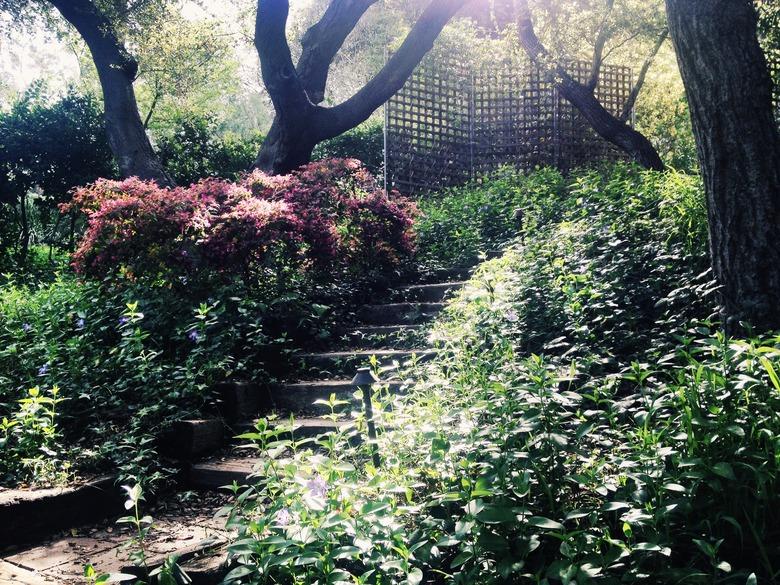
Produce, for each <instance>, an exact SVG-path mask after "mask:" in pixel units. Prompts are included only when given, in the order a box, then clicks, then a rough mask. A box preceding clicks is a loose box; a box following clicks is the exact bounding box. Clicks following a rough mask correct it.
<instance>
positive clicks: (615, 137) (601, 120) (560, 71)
mask: <svg viewBox="0 0 780 585" xmlns="http://www.w3.org/2000/svg"><path fill="white" fill-rule="evenodd" d="M519 6H520V9H519V12H518V23H517V32H518V35H519V38H520V43H521V44H522V45H523V48H524V49H525V52H526V53H527V54H528V57H529V58H530V59H531V61H533V62H534V63H536V64H537V65H540V66H542V67H544V68H546V69H547V71H548V74H549V77H550V80H551V81H552V82H553V83H555V85H556V87H557V88H558V91H559V92H560V93H561V95H562V96H563V97H564V98H565V99H566V100H567V101H569V103H571V104H572V105H573V106H574V107H575V108H577V110H579V112H580V113H581V114H582V115H583V117H584V118H585V119H586V120H587V121H588V123H589V124H590V125H591V127H592V128H593V130H595V132H596V133H597V134H598V135H599V136H601V137H602V138H603V139H604V140H606V141H607V142H610V143H612V144H614V145H615V146H617V147H618V148H620V149H621V150H622V151H624V152H625V153H627V154H628V155H629V156H630V157H631V159H632V160H634V161H636V162H637V163H638V164H640V165H642V166H643V167H645V168H647V169H654V170H659V171H660V170H663V169H664V163H663V161H662V160H661V157H660V155H659V154H658V151H656V149H655V147H654V146H653V145H652V144H651V143H650V141H649V140H648V139H647V138H646V137H645V136H643V135H642V134H641V133H639V132H637V131H636V130H634V129H633V128H632V127H631V126H629V125H628V124H627V123H626V122H624V121H623V120H621V119H620V118H618V117H616V116H613V115H612V114H611V113H610V112H609V111H608V110H607V109H606V108H605V107H604V106H603V105H601V102H599V100H598V99H597V98H596V96H595V95H594V93H593V90H594V89H595V87H596V85H597V83H598V75H597V73H598V71H599V69H600V67H601V65H600V64H599V65H598V67H596V65H594V67H593V72H592V73H591V76H590V77H591V79H590V80H589V83H588V84H583V83H580V82H579V81H577V80H576V79H574V78H573V77H572V76H571V75H569V73H568V72H567V71H566V69H565V68H564V67H563V66H562V65H560V64H558V63H555V62H553V60H552V58H551V56H550V53H549V52H548V51H547V49H546V48H545V47H544V45H542V42H541V41H540V40H539V38H538V37H537V36H536V31H535V30H534V26H533V21H532V19H531V12H530V9H529V8H528V3H527V1H526V0H521V1H520V2H519ZM601 50H603V43H602V46H601V48H599V46H598V39H597V46H596V52H597V53H598V52H599V51H601ZM595 60H596V57H594V61H595Z"/></svg>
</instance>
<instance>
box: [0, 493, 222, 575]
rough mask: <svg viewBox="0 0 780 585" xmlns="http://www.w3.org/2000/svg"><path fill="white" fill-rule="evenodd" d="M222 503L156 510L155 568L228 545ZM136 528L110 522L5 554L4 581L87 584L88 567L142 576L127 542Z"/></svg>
mask: <svg viewBox="0 0 780 585" xmlns="http://www.w3.org/2000/svg"><path fill="white" fill-rule="evenodd" d="M221 505H222V504H221V503H209V504H206V505H205V506H201V507H199V508H198V509H191V508H187V509H186V510H183V509H182V508H179V511H174V512H170V513H169V512H162V513H159V514H158V513H155V514H154V515H155V518H154V527H153V528H152V530H151V531H150V532H149V534H148V536H147V539H146V541H145V550H146V554H147V564H148V566H149V568H151V569H153V568H155V567H157V566H159V565H160V564H161V563H162V562H163V561H164V560H165V558H166V557H168V556H170V555H171V554H174V553H175V554H177V555H180V561H181V562H185V561H187V560H190V559H196V558H198V557H201V556H205V555H207V554H209V553H210V552H211V551H212V550H214V549H215V547H216V548H220V547H224V546H225V544H226V542H227V540H228V538H227V537H228V533H227V532H226V531H225V529H224V522H223V520H222V519H215V518H214V513H215V512H216V511H217V509H218V508H216V506H221ZM131 536H132V531H131V530H130V529H128V528H127V527H122V526H114V525H112V524H109V525H108V526H106V525H105V524H98V525H96V526H92V527H87V528H83V529H79V530H74V531H73V532H72V533H70V534H68V535H67V536H58V537H56V538H53V539H50V540H46V541H43V542H38V543H37V544H35V545H33V546H28V547H20V548H16V549H14V550H11V551H3V552H0V559H2V560H0V583H3V584H4V583H20V584H24V585H39V583H58V584H64V583H68V584H69V583H74V584H75V583H84V578H83V571H84V565H86V564H91V565H93V567H94V568H95V570H96V571H97V572H98V574H100V573H104V572H105V573H130V574H138V570H139V569H138V568H137V567H134V566H132V564H131V561H130V559H129V554H130V550H129V549H128V548H127V546H126V542H127V539H128V538H129V537H131Z"/></svg>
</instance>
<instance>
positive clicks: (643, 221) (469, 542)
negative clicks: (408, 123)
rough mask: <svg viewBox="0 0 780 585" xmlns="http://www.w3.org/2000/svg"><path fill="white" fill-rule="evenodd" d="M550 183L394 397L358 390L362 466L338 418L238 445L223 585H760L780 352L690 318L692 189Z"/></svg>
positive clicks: (638, 176) (706, 289)
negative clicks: (367, 415) (373, 416)
mask: <svg viewBox="0 0 780 585" xmlns="http://www.w3.org/2000/svg"><path fill="white" fill-rule="evenodd" d="M556 180H557V181H562V180H560V179H556ZM558 184H559V185H560V186H561V189H555V190H553V192H552V194H551V195H550V196H549V197H548V196H547V195H545V196H544V197H546V200H544V201H542V200H541V199H539V200H537V201H536V203H538V204H539V205H538V209H539V210H543V212H544V213H540V212H535V211H533V212H529V215H532V216H533V217H529V221H533V222H534V223H533V225H534V229H533V230H527V231H526V234H525V241H524V242H517V244H516V245H515V246H514V247H513V248H512V249H511V250H509V251H508V252H507V253H505V254H504V256H503V257H502V258H500V259H497V260H493V261H490V262H488V263H486V264H484V265H483V266H482V267H481V268H480V270H479V271H478V272H477V273H476V274H475V275H474V277H473V278H472V280H471V281H470V283H469V284H468V286H467V287H466V288H465V289H464V290H463V291H462V293H461V294H460V296H459V297H458V298H457V299H456V300H455V301H454V302H453V303H452V304H451V306H450V307H449V308H448V310H447V311H446V314H445V316H444V317H443V318H441V319H439V320H438V322H437V324H436V325H435V326H434V328H433V331H432V339H433V340H434V341H436V342H437V344H438V346H439V348H440V353H439V356H438V357H437V359H436V360H434V361H432V362H428V363H424V364H422V363H413V364H411V365H410V366H409V367H408V368H407V369H406V370H405V371H406V374H407V375H408V380H409V382H408V387H407V392H406V394H405V395H403V396H398V395H391V394H390V393H388V392H387V390H386V389H385V388H384V387H382V386H381V385H377V386H375V388H374V402H375V404H374V412H375V413H379V414H378V417H377V418H378V420H377V423H378V425H379V428H380V430H381V433H380V435H379V439H378V441H377V443H376V446H377V447H378V450H379V453H380V457H381V463H380V466H379V468H376V467H375V466H374V464H373V463H372V458H371V453H372V447H373V445H371V444H369V442H367V441H365V440H362V441H361V440H359V439H360V437H365V422H366V421H365V420H364V419H363V417H362V416H361V415H359V414H358V416H357V419H356V421H355V422H354V423H351V424H350V425H347V426H343V427H341V428H340V429H339V431H337V432H334V433H330V434H326V435H322V436H320V437H319V438H317V439H296V435H295V422H294V421H290V423H289V424H281V425H280V424H272V423H271V422H269V421H265V420H261V421H259V423H258V425H257V428H256V429H255V430H254V431H253V432H251V433H247V434H246V435H244V436H243V437H244V438H245V439H246V440H248V441H251V442H253V443H254V444H255V445H256V447H257V449H258V451H259V456H260V459H259V460H260V463H259V466H258V469H257V473H256V474H255V475H254V476H253V478H252V479H251V481H250V482H249V485H248V486H244V487H240V486H234V490H235V493H236V500H235V503H234V505H233V506H232V507H231V508H229V509H226V510H225V514H226V515H227V516H228V526H230V527H232V528H235V529H237V530H238V538H237V539H236V540H235V541H234V542H233V543H232V544H231V546H230V556H231V559H232V561H233V563H234V568H233V569H232V571H231V573H230V574H229V575H228V577H227V578H226V582H227V583H294V584H314V583H318V584H322V583H329V584H347V583H350V584H351V583H366V584H368V583H370V584H396V583H398V584H411V585H414V584H418V583H457V584H464V585H465V584H474V583H479V584H483V583H484V584H488V583H497V584H498V583H567V584H569V583H627V582H646V583H739V584H744V583H748V584H750V583H758V582H773V581H775V580H776V579H777V576H778V571H779V570H780V548H779V547H780V534H778V528H777V527H778V526H780V522H779V520H780V518H778V506H777V501H778V500H777V493H778V487H779V486H778V465H780V440H779V439H778V436H780V435H779V434H780V417H778V414H777V412H778V406H780V379H779V378H778V369H779V368H780V338H777V337H773V336H767V337H762V338H755V339H726V338H724V336H723V335H722V334H721V333H719V331H718V329H717V327H716V326H715V325H714V324H712V323H711V322H710V321H709V320H708V319H709V317H710V314H711V313H712V311H713V309H714V306H715V302H714V298H713V293H714V287H713V286H712V284H711V283H710V282H709V273H708V271H707V270H706V265H707V261H706V252H705V251H706V238H705V235H704V230H705V224H704V210H703V203H702V196H701V193H700V190H699V186H698V183H697V181H696V180H695V179H693V178H690V177H686V176H684V175H678V174H675V173H668V174H656V173H646V172H641V171H638V170H636V169H633V168H630V167H624V166H618V167H617V168H615V169H612V170H611V171H610V172H609V173H606V174H597V173H581V174H578V175H576V176H574V177H572V178H571V179H569V180H568V181H566V182H564V183H561V182H559V183H558ZM526 208H527V209H529V210H531V209H533V206H532V205H528V206H527V207H526ZM328 403H329V404H330V405H331V409H332V411H333V413H334V414H333V417H334V418H339V416H340V414H339V410H340V409H342V408H344V405H343V404H342V403H341V402H340V401H338V400H336V399H335V398H331V400H330V401H329V402H328ZM277 422H278V421H277Z"/></svg>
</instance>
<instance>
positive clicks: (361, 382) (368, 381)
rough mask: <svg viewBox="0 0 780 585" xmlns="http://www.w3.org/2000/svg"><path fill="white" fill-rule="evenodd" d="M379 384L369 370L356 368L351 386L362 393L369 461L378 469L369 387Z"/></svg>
mask: <svg viewBox="0 0 780 585" xmlns="http://www.w3.org/2000/svg"><path fill="white" fill-rule="evenodd" d="M377 382H379V379H378V378H377V377H376V376H375V375H374V372H372V371H371V368H358V370H357V373H356V374H355V377H354V378H352V385H353V386H356V387H357V388H359V389H360V390H362V391H363V407H364V408H365V409H366V426H367V427H368V439H369V441H370V442H371V459H372V460H373V461H374V467H376V468H377V469H379V463H380V460H379V448H378V447H377V444H376V427H375V426H374V409H373V408H372V406H371V386H372V385H374V384H376V383H377Z"/></svg>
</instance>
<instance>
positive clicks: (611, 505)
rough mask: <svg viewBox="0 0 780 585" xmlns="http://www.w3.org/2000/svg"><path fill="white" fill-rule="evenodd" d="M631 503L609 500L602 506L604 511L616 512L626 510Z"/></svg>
mask: <svg viewBox="0 0 780 585" xmlns="http://www.w3.org/2000/svg"><path fill="white" fill-rule="evenodd" d="M630 507H631V505H630V504H628V503H627V502H607V503H606V504H604V505H603V506H601V511H602V512H616V511H617V510H626V509H627V508H630Z"/></svg>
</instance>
